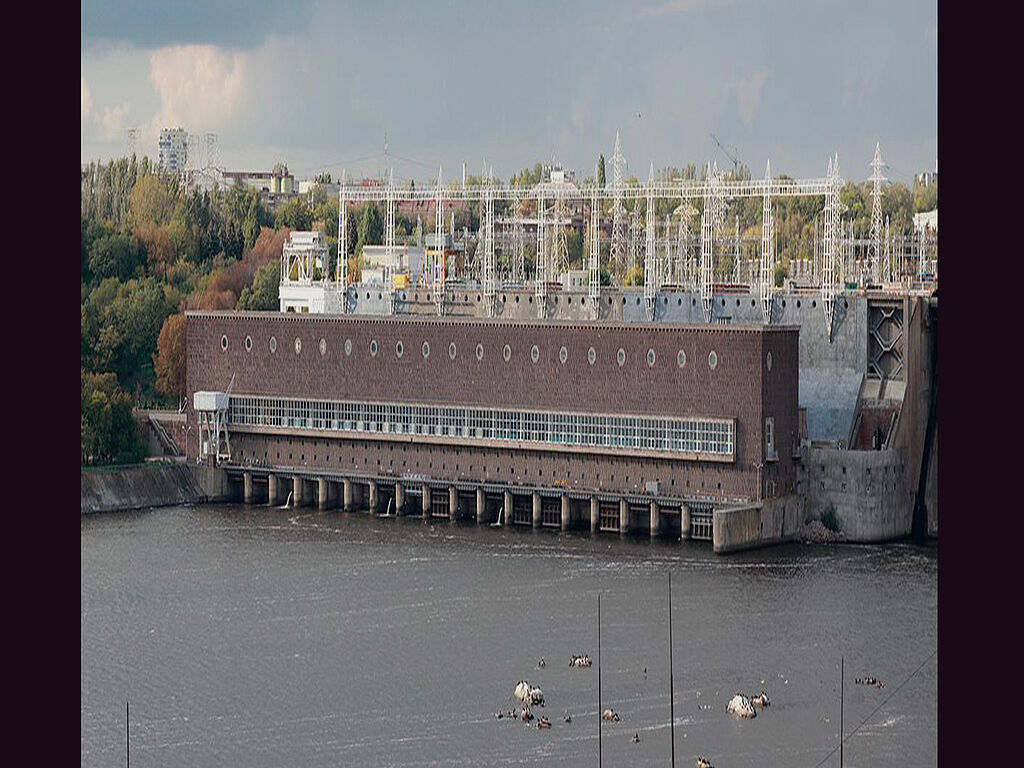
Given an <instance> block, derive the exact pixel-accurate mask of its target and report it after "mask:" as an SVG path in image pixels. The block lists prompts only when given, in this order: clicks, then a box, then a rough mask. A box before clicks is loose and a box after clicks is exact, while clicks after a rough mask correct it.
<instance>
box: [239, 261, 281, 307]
mask: <svg viewBox="0 0 1024 768" xmlns="http://www.w3.org/2000/svg"><path fill="white" fill-rule="evenodd" d="M280 284H281V262H280V261H278V260H276V259H275V260H274V261H268V262H267V263H266V264H264V265H263V266H262V267H260V268H259V269H257V270H256V275H255V276H254V277H253V281H252V285H251V286H250V287H248V288H244V289H243V290H242V295H241V296H239V298H238V309H248V310H261V311H273V310H276V309H278V308H279V307H280V306H281V304H280V299H279V295H278V291H279V289H280Z"/></svg>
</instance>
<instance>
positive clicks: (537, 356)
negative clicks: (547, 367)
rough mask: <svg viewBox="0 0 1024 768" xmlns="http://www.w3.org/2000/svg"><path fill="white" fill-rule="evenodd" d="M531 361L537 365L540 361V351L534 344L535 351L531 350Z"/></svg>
mask: <svg viewBox="0 0 1024 768" xmlns="http://www.w3.org/2000/svg"><path fill="white" fill-rule="evenodd" d="M530 359H531V360H533V362H535V363H536V362H537V361H538V360H540V350H539V349H537V345H536V344H534V345H533V349H531V350H530Z"/></svg>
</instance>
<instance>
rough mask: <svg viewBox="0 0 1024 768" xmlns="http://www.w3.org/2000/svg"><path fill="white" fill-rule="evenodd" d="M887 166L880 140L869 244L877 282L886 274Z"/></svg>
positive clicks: (873, 166) (873, 164)
mask: <svg viewBox="0 0 1024 768" xmlns="http://www.w3.org/2000/svg"><path fill="white" fill-rule="evenodd" d="M885 167H887V166H886V164H885V163H883V162H882V148H881V146H880V145H879V143H878V142H876V143H875V157H874V159H873V160H872V161H871V243H870V244H869V246H868V268H869V269H870V270H871V277H872V279H873V280H874V281H875V283H876V284H878V283H881V282H882V281H883V280H884V279H885V276H884V275H883V274H882V272H883V270H882V249H881V244H882V182H883V181H888V179H886V178H885V177H884V176H883V175H882V169H883V168H885Z"/></svg>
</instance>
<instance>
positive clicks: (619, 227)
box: [609, 131, 626, 273]
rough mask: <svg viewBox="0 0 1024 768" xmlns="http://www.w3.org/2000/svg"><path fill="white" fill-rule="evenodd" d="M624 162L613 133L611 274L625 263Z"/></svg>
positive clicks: (617, 138) (616, 136)
mask: <svg viewBox="0 0 1024 768" xmlns="http://www.w3.org/2000/svg"><path fill="white" fill-rule="evenodd" d="M624 167H625V161H624V160H623V158H622V148H621V146H620V145H619V132H618V131H616V132H615V153H614V154H613V155H612V195H613V197H612V243H611V252H610V254H609V260H610V262H611V271H612V273H621V272H622V269H623V267H625V261H626V231H625V230H626V207H625V206H624V205H623V204H622V184H623V172H624V169H625V168H624Z"/></svg>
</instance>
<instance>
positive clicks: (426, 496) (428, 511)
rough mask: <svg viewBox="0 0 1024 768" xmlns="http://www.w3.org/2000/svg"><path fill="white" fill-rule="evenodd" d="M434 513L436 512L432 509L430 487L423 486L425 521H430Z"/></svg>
mask: <svg viewBox="0 0 1024 768" xmlns="http://www.w3.org/2000/svg"><path fill="white" fill-rule="evenodd" d="M433 512H434V511H433V509H431V500H430V486H429V485H424V486H423V519H424V520H429V519H430V516H431V515H432V514H433Z"/></svg>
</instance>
